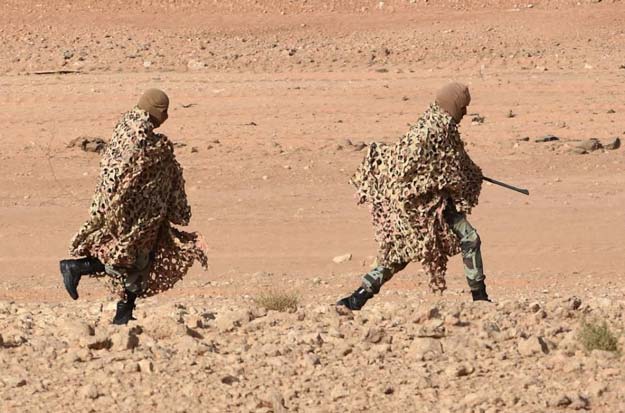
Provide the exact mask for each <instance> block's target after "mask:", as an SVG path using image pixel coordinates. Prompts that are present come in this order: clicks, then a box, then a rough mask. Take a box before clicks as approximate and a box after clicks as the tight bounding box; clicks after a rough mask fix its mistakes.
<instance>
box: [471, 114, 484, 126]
mask: <svg viewBox="0 0 625 413" xmlns="http://www.w3.org/2000/svg"><path fill="white" fill-rule="evenodd" d="M485 120H486V117H485V116H482V115H480V114H479V113H473V114H471V124H472V125H481V124H483V123H484V121H485Z"/></svg>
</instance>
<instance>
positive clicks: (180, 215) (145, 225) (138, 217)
mask: <svg viewBox="0 0 625 413" xmlns="http://www.w3.org/2000/svg"><path fill="white" fill-rule="evenodd" d="M153 128H154V126H153V125H152V123H151V122H150V118H149V114H148V113H147V112H145V111H143V110H141V109H139V108H137V107H135V108H134V109H133V110H131V111H130V112H127V113H125V114H124V115H123V116H122V118H121V120H120V121H119V123H118V124H117V126H116V127H115V130H114V132H113V137H112V139H111V141H110V143H109V144H108V146H107V148H106V151H105V152H104V154H103V157H102V160H101V162H100V177H99V181H98V183H97V186H96V190H95V195H94V197H93V202H92V204H91V210H90V218H89V220H88V221H87V222H86V223H85V224H84V225H83V226H82V228H81V229H80V230H79V231H78V233H77V234H76V236H75V237H74V238H73V240H72V242H71V247H70V254H71V255H73V256H94V257H97V258H99V259H100V261H102V262H103V263H105V264H107V265H112V266H120V267H126V268H131V267H132V266H133V265H134V264H135V260H136V258H137V254H138V252H139V251H149V252H151V257H152V260H151V263H150V265H151V268H150V272H149V276H148V280H146V289H145V290H144V291H143V292H142V294H141V295H142V296H151V295H154V294H156V293H158V292H160V291H165V290H167V289H169V288H171V287H172V286H173V285H174V284H175V283H176V282H177V281H179V280H180V279H182V278H183V277H184V275H185V274H186V272H187V270H188V269H189V268H190V267H191V266H192V265H193V262H194V261H195V260H198V261H199V262H200V263H201V264H202V266H203V267H204V268H206V265H207V258H206V253H205V248H204V243H203V240H202V238H201V235H199V234H197V233H188V232H184V231H180V230H178V229H176V228H174V227H173V226H172V225H171V224H175V225H188V224H189V220H190V218H191V208H190V207H189V205H188V203H187V196H186V193H185V188H184V179H183V177H182V168H181V166H180V164H179V163H178V162H177V161H176V158H175V156H174V149H173V145H172V143H171V142H170V141H169V139H168V138H167V137H166V136H165V135H162V134H158V133H155V132H154V131H153ZM110 277H112V276H110ZM113 278H114V277H113ZM110 281H112V284H113V286H114V287H115V289H120V288H121V289H123V281H124V280H120V279H112V280H110Z"/></svg>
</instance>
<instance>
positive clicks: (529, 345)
mask: <svg viewBox="0 0 625 413" xmlns="http://www.w3.org/2000/svg"><path fill="white" fill-rule="evenodd" d="M518 350H519V354H521V355H522V356H525V357H529V356H533V355H535V354H541V353H542V354H547V353H549V347H548V346H547V343H546V342H545V341H544V339H543V338H542V337H530V338H528V339H526V340H522V341H521V342H520V343H519V347H518Z"/></svg>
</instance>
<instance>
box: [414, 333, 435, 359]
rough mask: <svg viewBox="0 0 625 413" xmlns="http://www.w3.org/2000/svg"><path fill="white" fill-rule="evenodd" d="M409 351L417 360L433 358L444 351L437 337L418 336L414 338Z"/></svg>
mask: <svg viewBox="0 0 625 413" xmlns="http://www.w3.org/2000/svg"><path fill="white" fill-rule="evenodd" d="M407 353H408V355H410V356H412V357H414V358H415V359H417V360H426V359H432V358H435V357H438V356H439V355H440V354H442V353H443V345H442V344H441V342H440V340H437V339H435V338H429V337H417V338H415V339H414V340H413V342H412V344H411V345H410V347H409V349H408V351H407Z"/></svg>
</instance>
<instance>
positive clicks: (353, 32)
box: [0, 0, 625, 413]
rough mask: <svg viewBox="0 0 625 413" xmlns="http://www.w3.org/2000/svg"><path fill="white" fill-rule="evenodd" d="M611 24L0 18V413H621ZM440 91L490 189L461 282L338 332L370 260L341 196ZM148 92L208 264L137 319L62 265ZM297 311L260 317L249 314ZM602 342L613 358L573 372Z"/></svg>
mask: <svg viewBox="0 0 625 413" xmlns="http://www.w3.org/2000/svg"><path fill="white" fill-rule="evenodd" d="M623 21H625V7H624V6H623V2H622V1H620V0H612V1H601V2H597V1H595V0H592V1H575V0H573V1H568V0H549V1H546V0H545V1H536V2H521V1H516V0H511V1H507V0H436V1H434V0H430V1H412V0H407V1H403V0H388V1H383V2H382V1H356V0H327V1H324V0H319V1H310V0H302V1H290V0H263V1H255V0H234V1H228V2H225V1H221V2H219V1H212V2H208V1H200V0H166V1H165V0H123V1H122V0H113V1H108V2H102V1H100V0H84V1H80V2H76V1H69V0H49V1H45V2H42V1H34V0H33V1H30V0H8V1H4V2H3V3H2V12H1V13H0V42H1V43H2V47H1V48H0V124H2V128H0V373H1V374H0V412H2V413H4V412H10V413H13V412H19V413H21V412H41V411H44V412H49V411H70V412H74V411H76V412H86V411H93V412H100V411H115V412H119V411H122V412H134V411H139V410H142V409H143V410H145V409H150V410H152V411H154V412H171V411H180V412H182V411H186V412H205V411H214V412H270V411H273V412H285V411H300V412H336V411H346V412H351V411H363V412H364V411H381V412H401V411H418V412H422V411H431V412H553V411H565V410H574V409H577V410H584V409H585V410H592V411H596V412H609V413H612V412H623V411H625V397H624V396H623V394H624V392H623V390H622V389H623V388H625V367H624V359H623V355H622V351H623V349H624V347H625V342H624V340H625V339H624V337H625V324H624V320H623V303H624V301H623V293H624V290H623V277H624V276H625V270H624V268H625V260H624V257H625V245H624V244H623V228H624V227H625V210H624V209H623V205H624V204H625V192H623V190H622V188H623V187H624V185H625V150H624V149H623V147H622V146H620V145H621V143H622V140H623V138H625V117H624V116H623V113H625V89H623V87H622V85H623V82H624V81H625V48H623V47H622V46H623V44H624V43H625V29H624V28H623ZM450 80H460V81H463V82H465V83H467V84H469V86H470V89H471V94H472V97H473V100H472V103H471V106H470V107H469V116H467V118H466V119H465V120H464V121H463V122H462V124H461V125H460V132H461V135H462V137H463V139H464V141H465V142H466V144H467V148H468V151H469V153H470V155H471V157H472V158H473V159H474V160H475V161H476V162H477V163H478V164H479V165H480V166H481V167H482V169H483V170H484V172H485V174H487V175H489V176H492V177H494V178H497V179H500V180H503V181H506V182H509V183H511V184H515V185H518V186H522V187H527V188H529V190H530V196H529V197H526V196H523V195H519V194H517V193H512V192H510V191H507V190H503V189H501V188H498V187H495V186H493V185H488V184H487V185H484V187H483V190H482V194H481V197H480V205H479V206H478V207H477V208H475V209H474V211H473V213H472V214H471V217H470V220H471V222H472V224H473V225H474V226H475V227H476V228H477V229H478V231H479V233H480V236H481V239H482V246H483V247H482V249H483V256H484V260H485V265H486V274H487V284H488V289H489V293H490V295H491V297H492V298H493V299H494V301H495V303H493V304H487V303H477V304H474V303H472V302H470V301H469V293H468V291H467V287H466V282H465V280H464V279H463V276H462V263H461V260H460V259H458V258H457V257H454V258H453V259H452V260H451V261H450V265H449V271H448V286H449V290H447V291H446V292H445V293H444V294H443V295H442V296H435V295H433V294H431V293H430V292H429V291H428V289H427V280H426V279H425V277H424V273H423V271H422V269H421V268H419V266H418V265H416V264H412V265H410V266H408V268H406V270H404V271H402V272H401V273H399V274H397V275H396V276H395V277H394V278H393V280H391V281H390V282H389V283H388V284H387V285H385V286H384V288H383V290H382V292H381V293H380V295H379V296H377V297H376V298H375V299H374V300H373V301H372V302H371V303H370V304H369V305H367V306H366V307H365V309H364V310H363V311H362V312H360V313H357V314H338V313H337V312H336V310H335V308H334V306H333V303H334V302H336V300H338V299H339V298H341V297H342V296H344V295H345V294H347V293H349V292H351V291H353V289H354V288H356V286H357V285H358V284H359V279H360V276H361V275H362V273H363V272H366V271H367V270H368V269H369V268H370V266H371V264H372V263H373V261H374V259H375V258H374V257H375V254H376V246H375V243H374V241H373V231H372V228H371V224H370V219H369V216H368V213H367V211H366V209H365V208H359V207H358V206H356V205H355V200H354V194H353V189H352V188H351V187H350V186H349V185H348V183H347V182H348V180H349V178H350V176H351V174H352V173H353V171H354V169H355V168H356V166H357V165H358V164H359V163H360V162H361V160H362V156H363V149H364V148H365V145H366V144H367V143H369V142H371V141H384V142H393V141H394V140H396V139H397V137H398V136H399V135H401V134H402V133H405V132H406V130H407V129H408V125H409V124H411V123H414V122H415V121H416V119H417V118H418V116H419V114H420V113H421V112H422V111H423V110H424V109H425V108H426V107H427V105H428V104H429V103H430V102H431V100H432V97H433V96H434V93H435V91H436V90H437V89H438V88H439V87H440V86H441V85H443V84H444V83H446V82H448V81H450ZM148 87H160V88H162V89H164V90H166V91H167V93H168V94H169V96H170V98H171V102H172V103H171V107H170V118H169V120H168V121H167V122H166V123H165V124H164V125H163V127H162V128H161V129H160V131H162V132H163V133H165V134H167V135H168V136H169V137H170V138H171V139H172V140H173V141H174V142H176V156H177V159H178V160H179V161H180V163H181V164H182V165H183V167H184V170H185V178H186V183H187V192H188V195H189V199H190V203H191V205H192V209H193V219H192V222H191V229H193V230H199V231H201V232H202V233H203V234H204V235H205V237H206V239H207V243H208V245H209V247H210V254H209V262H210V269H209V270H208V272H202V271H200V269H199V268H193V269H192V270H191V271H190V273H189V274H188V276H187V278H185V279H184V280H183V281H182V282H180V283H179V284H178V285H176V287H175V288H174V289H173V290H172V291H169V292H167V293H164V294H162V295H160V296H158V297H157V298H152V299H149V300H145V301H140V302H139V304H138V308H137V314H136V315H137V318H138V320H137V321H134V322H132V323H131V324H130V325H129V326H128V327H121V328H120V327H113V326H111V325H110V324H109V322H110V319H111V318H112V316H113V312H114V302H113V301H110V300H111V298H110V297H108V293H107V291H106V290H105V289H104V288H103V287H102V285H100V284H99V283H98V282H96V281H94V280H91V279H83V281H81V285H80V293H81V299H80V300H79V301H76V302H72V301H70V300H69V298H68V297H67V294H66V293H65V291H64V290H63V288H62V285H61V283H60V277H59V273H58V260H59V259H62V258H66V254H67V244H68V243H69V240H70V239H71V237H72V235H73V234H74V233H75V231H76V230H77V229H78V228H79V226H80V225H81V224H82V222H83V221H84V219H85V218H86V217H87V208H88V206H89V203H90V197H91V194H92V191H93V187H94V185H95V181H96V176H97V174H98V162H99V156H98V152H99V151H101V150H102V148H103V147H104V146H105V145H106V141H107V139H108V138H109V137H110V134H111V130H112V128H113V125H114V124H115V122H116V121H117V119H118V118H119V115H120V113H122V112H123V111H125V110H128V109H130V108H131V107H132V106H133V105H134V104H135V102H136V100H137V98H138V96H139V95H140V94H141V92H142V91H143V90H145V89H146V88H148ZM272 290H274V291H276V290H277V291H279V292H286V293H287V294H293V295H296V296H298V297H299V305H298V308H297V310H295V311H293V312H274V311H266V310H264V309H263V308H262V307H261V306H259V305H258V304H256V301H255V298H257V297H258V295H259V294H261V293H262V292H265V291H272ZM585 321H589V322H595V321H598V322H603V321H605V322H607V326H608V328H609V329H610V330H611V331H612V332H613V333H614V334H615V337H616V341H617V343H618V345H619V346H620V350H621V351H620V352H619V351H616V352H605V351H597V350H591V351H589V350H587V349H586V348H585V347H584V346H583V345H582V340H581V338H580V333H581V331H582V326H583V323H584V322H585Z"/></svg>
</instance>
